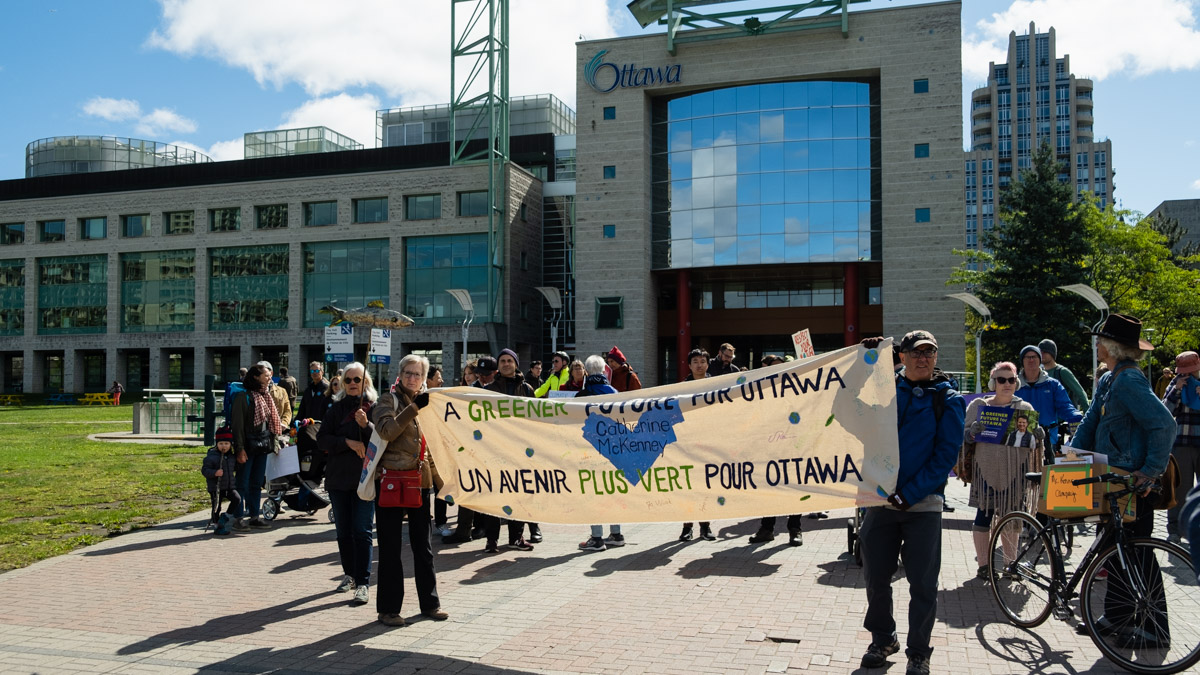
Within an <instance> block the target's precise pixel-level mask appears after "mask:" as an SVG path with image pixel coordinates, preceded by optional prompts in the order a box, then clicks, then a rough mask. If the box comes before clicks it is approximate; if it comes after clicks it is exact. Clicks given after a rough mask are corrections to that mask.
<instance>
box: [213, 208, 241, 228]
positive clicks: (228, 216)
mask: <svg viewBox="0 0 1200 675" xmlns="http://www.w3.org/2000/svg"><path fill="white" fill-rule="evenodd" d="M240 229H242V210H241V209H240V208H238V207H236V206H235V207H233V208H228V209H209V210H208V230H209V232H237V231H238V230H240Z"/></svg>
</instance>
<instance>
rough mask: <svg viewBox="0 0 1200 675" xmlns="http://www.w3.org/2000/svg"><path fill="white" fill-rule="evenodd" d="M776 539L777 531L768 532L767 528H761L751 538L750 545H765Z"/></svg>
mask: <svg viewBox="0 0 1200 675" xmlns="http://www.w3.org/2000/svg"><path fill="white" fill-rule="evenodd" d="M774 538H775V530H768V529H767V528H765V527H760V528H758V532H755V533H754V535H753V536H751V537H750V543H751V544H765V543H767V542H768V541H771V540H773V539H774Z"/></svg>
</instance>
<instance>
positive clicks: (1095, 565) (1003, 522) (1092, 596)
mask: <svg viewBox="0 0 1200 675" xmlns="http://www.w3.org/2000/svg"><path fill="white" fill-rule="evenodd" d="M1025 477H1026V479H1028V480H1030V481H1040V480H1041V474H1040V473H1029V474H1026V476H1025ZM1072 482H1073V483H1074V484H1075V485H1086V484H1092V483H1101V482H1103V483H1111V484H1121V485H1124V488H1123V489H1120V490H1111V489H1110V492H1109V493H1108V494H1107V495H1106V499H1107V500H1108V504H1109V507H1110V508H1109V514H1108V515H1104V516H1090V517H1087V518H1084V519H1058V518H1053V517H1050V518H1048V522H1046V523H1045V524H1043V523H1040V522H1038V520H1037V519H1036V518H1034V517H1033V516H1031V515H1029V514H1028V513H1025V512H1021V511H1016V512H1013V513H1009V514H1007V515H1006V516H1004V517H1003V518H1001V519H1000V522H999V523H998V524H997V525H996V530H995V533H994V534H993V535H992V540H991V549H992V554H991V559H990V560H989V561H988V576H989V579H990V581H991V586H992V594H993V596H994V597H995V598H996V602H997V603H998V604H999V605H1000V609H1001V611H1002V612H1004V615H1005V616H1006V617H1007V618H1008V620H1009V621H1010V622H1012V623H1013V624H1016V625H1017V626H1021V627H1023V628H1032V627H1034V626H1038V625H1041V624H1042V623H1043V622H1045V620H1046V619H1047V618H1048V617H1049V616H1050V614H1051V613H1052V612H1053V614H1054V616H1055V618H1057V619H1059V620H1060V621H1069V620H1070V619H1072V618H1073V617H1074V611H1073V609H1072V607H1071V602H1072V600H1074V599H1076V598H1078V599H1079V603H1080V613H1081V615H1082V620H1083V624H1084V626H1085V627H1086V630H1087V633H1088V635H1089V636H1091V638H1092V641H1093V642H1094V643H1095V644H1096V647H1097V648H1098V649H1099V650H1100V652H1101V653H1103V654H1104V656H1105V657H1106V658H1108V659H1109V660H1110V661H1112V662H1114V663H1116V664H1117V665H1119V666H1121V667H1122V668H1124V669H1126V670H1129V671H1131V672H1135V673H1177V672H1180V671H1182V670H1184V669H1186V668H1189V667H1191V666H1192V665H1194V664H1195V663H1196V662H1197V661H1200V584H1198V583H1197V579H1196V572H1195V569H1194V568H1193V567H1192V563H1191V558H1190V556H1189V555H1188V553H1187V551H1185V550H1184V549H1183V547H1181V546H1178V545H1176V544H1172V543H1170V542H1167V541H1164V540H1161V539H1155V538H1153V537H1133V536H1131V535H1129V534H1128V533H1126V532H1125V529H1124V527H1122V524H1121V516H1120V515H1119V514H1120V513H1121V508H1120V500H1121V499H1122V498H1123V497H1127V496H1129V495H1132V494H1133V493H1134V492H1135V490H1134V489H1133V486H1132V477H1130V476H1123V475H1118V474H1115V473H1105V474H1102V475H1100V476H1095V477H1092V478H1084V479H1081V480H1076V481H1072ZM1113 514H1117V515H1113ZM1082 520H1088V521H1091V522H1098V525H1097V537H1096V539H1095V541H1094V542H1093V543H1092V546H1091V547H1090V548H1089V549H1088V551H1087V553H1086V554H1085V555H1084V556H1083V558H1082V559H1081V560H1080V561H1079V565H1078V567H1076V569H1075V571H1074V572H1073V573H1072V574H1071V575H1070V577H1069V578H1068V576H1067V573H1066V568H1065V565H1064V563H1063V555H1062V545H1063V543H1062V542H1061V541H1060V537H1061V533H1062V529H1063V528H1062V527H1061V525H1062V524H1063V523H1068V524H1069V523H1074V522H1081V521H1082ZM1077 588H1078V589H1080V590H1079V593H1078V594H1076V589H1077Z"/></svg>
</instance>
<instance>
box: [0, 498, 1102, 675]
mask: <svg viewBox="0 0 1200 675" xmlns="http://www.w3.org/2000/svg"><path fill="white" fill-rule="evenodd" d="M965 502H966V491H965V489H963V488H962V487H961V486H959V487H957V488H954V487H952V488H951V491H950V503H951V504H952V505H954V506H956V507H957V511H956V512H955V513H952V514H946V516H947V517H946V520H945V532H944V539H943V548H944V556H943V567H942V574H941V593H940V595H939V603H938V623H937V625H936V626H935V628H934V637H933V640H934V646H935V648H936V650H935V652H934V655H933V659H932V666H933V671H934V672H942V673H963V672H970V673H1028V672H1038V673H1077V672H1096V673H1108V672H1124V671H1120V670H1118V669H1116V668H1114V667H1113V666H1111V665H1110V664H1109V663H1108V662H1107V661H1105V660H1104V658H1103V657H1102V656H1101V655H1100V652H1099V651H1098V650H1097V649H1096V648H1095V646H1094V645H1093V644H1092V643H1091V641H1090V640H1089V639H1088V638H1087V637H1081V636H1077V635H1076V634H1075V633H1074V631H1073V630H1072V628H1071V627H1070V626H1068V625H1067V624H1064V623H1062V622H1058V621H1055V620H1054V619H1050V620H1049V621H1047V623H1045V624H1044V625H1042V626H1041V627H1039V628H1037V629H1035V631H1033V632H1030V631H1025V630H1022V629H1018V628H1015V627H1013V626H1011V625H1009V624H1007V623H1006V622H1004V620H1003V619H1002V618H1001V615H1000V613H999V611H998V610H997V609H996V607H995V602H994V600H993V599H992V596H991V591H990V589H989V588H988V587H987V585H986V584H984V583H983V582H980V581H977V580H975V579H974V575H975V567H976V565H975V561H974V553H973V551H972V546H971V540H970V533H969V527H970V519H971V518H972V517H973V516H974V510H973V509H970V508H968V507H967V506H966V503H965ZM453 513H454V510H453V509H451V515H452V517H453ZM848 514H849V512H834V514H833V517H831V518H829V519H826V520H809V519H805V520H804V527H805V535H804V542H805V543H804V546H802V547H798V548H792V547H789V546H788V545H787V537H786V535H785V536H778V537H777V538H776V540H775V541H774V542H771V543H769V544H765V545H757V546H755V545H750V544H748V543H747V541H746V540H747V539H748V537H749V536H750V535H751V534H752V533H753V532H754V530H755V528H756V525H757V523H750V522H742V523H736V522H717V523H714V526H715V529H716V531H717V532H718V535H719V538H718V540H717V541H715V542H705V541H692V542H688V543H681V542H679V541H677V539H676V537H677V536H678V534H679V528H678V526H677V525H629V526H626V527H625V528H624V532H625V537H626V539H627V541H628V542H629V545H627V546H626V547H624V548H620V549H610V550H608V551H604V552H598V553H586V552H581V551H579V550H578V548H577V547H578V544H579V542H581V541H583V540H584V539H586V538H587V528H586V527H582V526H545V527H543V530H544V532H545V536H546V541H545V542H544V543H543V544H541V545H539V546H538V547H537V549H536V550H535V551H533V552H531V553H520V552H516V551H502V552H501V553H500V554H496V555H486V554H484V553H483V551H482V549H483V542H482V541H475V542H471V543H468V544H464V545H461V546H441V545H440V544H435V550H436V562H437V566H438V591H439V593H440V595H441V599H442V607H443V609H445V610H447V611H448V612H449V613H450V620H449V621H446V622H441V623H438V622H433V621H424V620H416V618H419V610H418V608H417V606H416V596H415V589H414V587H413V585H412V579H411V576H412V570H411V558H409V557H408V556H407V555H406V562H405V566H406V572H407V574H406V576H408V579H407V591H406V608H407V611H406V616H409V617H410V618H411V619H413V620H414V623H411V624H410V625H409V626H407V627H405V628H395V629H393V628H387V627H385V626H382V625H380V624H378V623H377V622H376V621H375V617H376V612H375V604H374V598H373V597H372V601H371V603H370V604H369V605H366V606H364V607H351V606H350V605H349V604H348V600H349V595H346V594H343V595H339V594H335V593H333V592H332V591H333V588H334V586H335V585H336V583H337V580H338V579H339V578H340V576H341V569H340V566H339V565H338V560H337V550H336V544H335V541H334V533H333V526H332V525H331V524H330V523H329V522H328V521H327V519H326V516H325V513H324V512H322V513H319V514H317V516H316V517H312V518H307V517H302V518H292V517H291V514H290V513H288V512H285V513H284V514H283V515H281V516H280V518H279V520H277V521H275V527H274V528H273V529H272V530H270V531H264V532H252V533H249V534H246V535H235V536H231V537H221V538H218V537H213V536H212V535H211V534H207V533H205V532H203V520H204V518H205V517H206V515H207V513H204V514H194V515H191V516H188V517H185V518H181V519H178V520H176V521H173V522H171V523H167V524H164V525H161V526H159V527H156V528H153V529H150V530H144V531H139V532H135V533H131V534H128V535H123V536H121V537H118V538H116V539H113V540H111V541H108V542H105V543H103V544H99V545H97V546H92V547H90V548H86V549H82V550H79V551H76V552H74V553H71V554H68V555H64V556H60V557H58V558H54V559H52V560H47V561H43V562H41V563H38V564H36V565H33V566H31V567H28V568H26V569H22V570H16V571H12V572H8V573H6V574H3V575H0V598H3V604H2V605H0V607H2V609H0V672H5V673H8V672H12V673H57V672H88V673H101V672H105V673H107V672H123V673H131V672H144V673H170V672H180V673H190V672H196V671H198V670H204V671H205V672H218V673H219V672H229V673H260V672H285V673H286V672H330V673H372V672H388V673H392V672H400V673H402V672H415V671H418V670H419V671H421V672H422V673H441V672H446V673H455V672H471V673H499V672H507V671H512V672H587V673H724V672H753V673H763V672H769V673H783V672H799V671H808V672H819V673H825V672H831V673H849V672H864V673H865V672H869V671H864V670H862V669H859V668H858V662H859V658H860V656H861V655H862V652H863V650H864V649H865V648H866V646H867V644H868V642H869V641H870V637H869V635H868V634H867V633H866V632H865V631H863V630H862V616H863V612H864V609H865V605H866V597H865V593H864V591H863V589H862V581H861V572H860V569H859V568H858V567H856V566H855V565H854V562H853V560H852V559H851V558H850V557H849V556H848V555H847V554H846V522H847V516H848ZM779 524H780V529H782V526H783V522H782V520H781V521H780V523H779ZM895 587H896V598H897V606H898V609H899V611H898V612H897V621H898V622H899V624H900V628H899V630H900V636H901V637H900V639H901V643H903V641H904V634H905V629H906V621H905V612H904V610H903V608H904V606H905V605H906V603H907V588H906V583H905V582H904V581H903V580H902V579H901V580H898V581H897V582H896V584H895ZM904 664H905V661H904V656H903V653H901V654H898V655H896V656H894V657H892V666H891V667H890V669H888V670H886V671H883V670H881V671H876V672H890V673H893V674H895V673H902V672H903V671H904Z"/></svg>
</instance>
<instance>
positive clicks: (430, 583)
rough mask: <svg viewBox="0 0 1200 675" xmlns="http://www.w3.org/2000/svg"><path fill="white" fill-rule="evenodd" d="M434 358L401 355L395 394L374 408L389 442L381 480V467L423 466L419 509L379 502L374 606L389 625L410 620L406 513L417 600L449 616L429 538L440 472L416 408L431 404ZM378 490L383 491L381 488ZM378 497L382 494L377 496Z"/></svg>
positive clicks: (424, 608) (433, 615)
mask: <svg viewBox="0 0 1200 675" xmlns="http://www.w3.org/2000/svg"><path fill="white" fill-rule="evenodd" d="M428 373H429V360H428V359H426V358H425V357H424V356H416V355H413V354H409V355H408V356H405V357H404V358H403V359H401V360H400V380H399V383H398V384H397V385H396V387H395V388H394V389H393V390H392V393H390V394H384V395H383V396H380V397H379V400H378V401H377V402H376V404H375V407H373V408H371V421H372V422H373V423H374V424H375V431H376V432H377V433H378V434H379V438H381V439H382V440H383V441H384V442H385V443H387V445H386V446H385V447H384V450H383V457H382V458H380V460H379V467H380V469H378V471H379V474H377V475H376V476H375V479H376V480H379V477H380V474H382V469H388V470H396V471H412V470H413V469H417V468H419V469H420V471H421V505H420V506H417V507H414V508H405V507H390V508H387V507H380V506H379V504H378V501H376V507H375V536H376V537H377V539H378V542H379V578H378V582H377V585H378V590H377V592H376V596H375V607H376V609H378V611H379V621H380V622H381V623H383V624H386V625H388V626H403V625H405V620H404V617H403V616H401V615H400V606H401V605H402V604H403V602H404V565H403V563H402V562H401V559H400V549H401V541H402V535H403V532H404V518H405V517H406V516H407V517H408V543H409V545H410V546H412V553H413V566H414V567H415V568H416V569H415V570H414V571H413V576H414V578H415V580H416V582H417V599H418V601H419V602H420V605H421V614H424V615H425V616H427V617H429V618H430V619H433V620H434V621H445V620H446V619H447V618H449V616H450V615H449V614H447V613H446V612H443V611H442V608H441V601H440V600H439V599H438V594H437V578H436V577H435V575H434V569H433V543H432V542H431V541H430V530H431V525H430V513H429V505H430V502H432V501H433V489H432V488H433V479H434V476H435V475H436V473H437V471H436V469H434V467H433V459H432V458H431V457H430V456H429V450H428V448H424V452H423V453H422V449H423V448H422V446H424V445H425V444H424V442H423V437H422V435H421V425H420V423H419V422H418V420H417V412H418V411H419V410H420V409H421V408H424V407H425V406H427V405H429V393H428V392H426V391H425V379H426V375H427V374H428ZM376 494H378V490H376ZM376 500H378V497H376Z"/></svg>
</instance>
